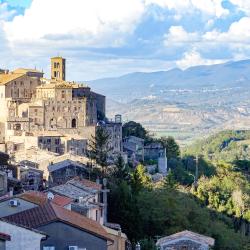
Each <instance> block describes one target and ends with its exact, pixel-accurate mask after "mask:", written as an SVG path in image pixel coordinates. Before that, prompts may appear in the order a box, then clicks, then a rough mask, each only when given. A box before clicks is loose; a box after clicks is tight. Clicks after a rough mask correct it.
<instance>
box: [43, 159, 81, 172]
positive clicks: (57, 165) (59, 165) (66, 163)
mask: <svg viewBox="0 0 250 250" xmlns="http://www.w3.org/2000/svg"><path fill="white" fill-rule="evenodd" d="M72 165H73V166H77V167H79V168H85V166H84V165H83V164H80V163H78V162H75V161H72V160H69V159H67V160H64V161H60V162H58V163H54V164H51V165H49V166H48V171H49V172H53V171H56V170H58V169H61V168H65V167H68V166H72Z"/></svg>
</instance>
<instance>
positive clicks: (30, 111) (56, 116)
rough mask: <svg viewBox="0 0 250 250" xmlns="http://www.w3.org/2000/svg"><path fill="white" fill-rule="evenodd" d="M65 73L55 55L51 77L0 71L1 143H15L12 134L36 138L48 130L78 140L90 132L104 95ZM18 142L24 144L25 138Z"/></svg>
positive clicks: (23, 71) (102, 110)
mask: <svg viewBox="0 0 250 250" xmlns="http://www.w3.org/2000/svg"><path fill="white" fill-rule="evenodd" d="M65 72H66V65H65V59H63V58H61V57H55V58H52V59H51V79H45V78H43V72H39V71H37V70H30V69H17V70H14V71H13V72H2V73H0V144H1V145H6V143H7V142H15V141H16V139H17V138H16V137H21V136H23V137H29V136H31V137H32V136H33V137H34V136H35V137H36V136H37V134H39V133H40V134H44V135H46V133H47V132H51V131H56V132H58V133H60V134H61V136H62V135H65V134H69V135H75V136H78V137H81V138H82V139H89V138H90V136H91V134H93V135H94V133H95V127H96V125H97V122H98V119H100V118H102V117H105V96H102V95H100V94H97V93H95V92H92V91H91V89H90V88H89V87H88V86H85V85H80V84H76V83H75V82H68V81H65V76H66V73H65ZM90 132H91V134H90ZM45 139H48V138H45ZM38 140H41V138H38ZM55 140H58V138H55ZM19 143H24V144H25V143H26V139H23V142H19ZM39 143H40V142H39ZM39 143H38V144H39ZM42 144H43V143H42ZM71 144H72V143H71ZM69 147H70V146H69ZM1 148H3V149H4V148H6V147H5V146H2V147H1ZM24 148H25V146H24ZM57 150H59V151H60V152H58V153H65V150H62V149H61V148H60V149H58V148H57V147H55V149H54V150H51V151H53V152H57ZM82 150H83V149H82ZM84 150H85V149H84ZM82 152H83V151H82Z"/></svg>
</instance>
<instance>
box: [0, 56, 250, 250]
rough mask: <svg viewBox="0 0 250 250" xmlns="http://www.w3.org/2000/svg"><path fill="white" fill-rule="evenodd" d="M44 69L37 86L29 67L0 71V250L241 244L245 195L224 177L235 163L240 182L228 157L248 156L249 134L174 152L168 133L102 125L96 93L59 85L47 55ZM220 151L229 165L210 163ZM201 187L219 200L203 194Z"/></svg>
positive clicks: (59, 71)
mask: <svg viewBox="0 0 250 250" xmlns="http://www.w3.org/2000/svg"><path fill="white" fill-rule="evenodd" d="M50 67H51V76H50V78H49V79H47V78H44V73H43V72H42V71H39V70H37V69H26V68H19V69H15V70H13V71H9V70H1V71H0V103H1V106H0V107H1V112H0V243H1V244H2V245H3V246H4V248H3V249H6V250H9V249H11V250H12V249H20V250H34V249H35V250H36V249H37V250H38V249H43V250H57V249H58V250H59V249H69V250H80V249H85V250H86V249H87V250H106V249H107V250H131V249H136V250H140V249H141V250H143V249H145V250H147V249H148V250H156V249H161V250H163V249H164V250H165V249H210V248H211V247H215V249H242V246H243V245H247V244H248V239H247V237H248V235H249V230H248V225H249V223H248V217H247V216H248V211H249V209H248V203H247V202H248V199H249V196H248V192H249V189H248V186H247V180H246V177H245V175H243V174H242V175H241V174H238V172H237V171H236V170H235V169H236V166H237V168H238V169H239V168H240V167H242V166H243V167H244V174H246V175H247V174H248V169H247V168H246V166H248V165H246V164H247V162H245V161H241V160H239V159H241V158H242V157H243V158H244V160H245V159H246V154H249V150H248V146H247V145H246V143H247V142H248V140H249V133H247V132H244V131H243V132H239V131H238V132H227V133H225V134H224V133H222V134H219V135H216V136H215V138H216V140H215V141H216V143H214V142H213V140H214V138H211V145H212V146H210V144H209V145H207V144H206V143H207V141H206V142H204V143H203V144H201V145H202V147H201V146H200V144H198V145H195V148H194V149H193V148H190V149H189V151H188V150H187V151H186V152H185V151H183V152H181V150H180V147H179V145H178V144H177V143H176V142H175V140H174V138H173V137H161V138H156V137H154V136H153V135H152V134H150V133H149V132H148V131H147V130H146V129H145V128H144V127H143V126H142V125H141V124H139V123H137V122H135V121H129V122H126V123H124V122H123V121H122V116H121V115H120V114H115V117H114V118H112V119H110V118H108V117H107V114H106V97H105V96H104V95H102V94H101V93H96V92H94V91H93V90H92V89H91V88H90V87H89V86H88V85H87V84H83V83H77V82H74V81H68V80H67V79H66V75H67V74H66V73H67V72H66V59H64V58H62V57H53V58H51V64H50ZM231 142H233V143H234V142H235V143H236V142H237V145H236V146H235V147H232V145H231V144H230V143H231ZM217 144H218V145H217ZM214 145H216V147H215V146H214ZM221 145H223V149H224V148H225V150H229V149H230V150H232V151H229V152H228V151H226V152H227V154H226V153H225V155H223V157H224V158H225V159H229V158H228V155H231V158H232V159H231V158H230V164H231V165H230V167H225V166H224V165H223V164H222V165H218V164H217V163H216V162H215V161H213V160H214V159H215V160H217V159H222V153H221V152H220V149H221ZM200 147H201V148H200ZM218 148H219V150H218ZM235 148H237V150H235ZM204 149H206V151H205V150H204ZM243 151H244V152H243ZM205 152H206V153H207V155H205ZM198 153H199V154H198ZM211 154H212V156H211ZM224 158H223V159H224ZM236 159H237V160H239V161H236ZM218 178H219V179H220V180H222V182H221V181H218ZM236 180H237V183H236ZM210 182H212V184H211V183H210ZM224 182H225V183H226V184H225V185H226V186H227V187H228V190H230V191H228V190H226V191H225V190H224V185H222V184H221V183H224ZM210 185H212V186H211V189H212V188H213V186H216V187H217V189H216V190H219V192H220V193H221V194H223V195H224V196H225V197H227V199H225V200H223V199H219V200H218V199H217V198H216V197H217V196H216V195H217V193H216V191H215V190H212V191H209V193H207V189H208V187H210ZM235 187H236V189H237V192H238V193H235V190H234V188H235ZM243 187H244V188H243ZM227 191H228V192H227ZM241 192H242V193H241ZM241 195H242V196H241ZM224 196H223V197H224ZM242 197H244V198H242ZM235 199H236V200H238V199H242V200H240V201H241V203H240V204H243V205H242V207H244V209H243V208H242V207H239V204H238V203H237V202H235ZM219 202H221V204H220V203H219ZM218 203H219V204H218ZM207 204H209V206H210V207H209V209H208V207H206V205H207ZM225 204H226V205H225ZM210 208H211V209H212V211H210ZM222 208H223V209H224V210H223V211H224V213H223V214H221V213H220V212H221V211H220V209H222ZM229 208H230V209H229ZM239 209H241V210H240V211H241V215H238V214H237V213H239V212H238V211H239ZM232 214H236V215H237V216H239V217H236V218H237V219H235V217H232ZM211 223H212V224H214V225H215V226H214V227H211ZM231 246H233V247H232V248H230V247H231Z"/></svg>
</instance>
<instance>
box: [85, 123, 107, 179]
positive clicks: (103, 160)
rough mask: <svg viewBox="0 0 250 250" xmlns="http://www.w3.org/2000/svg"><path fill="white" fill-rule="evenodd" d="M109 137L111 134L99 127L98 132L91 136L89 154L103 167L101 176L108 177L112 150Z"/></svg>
mask: <svg viewBox="0 0 250 250" xmlns="http://www.w3.org/2000/svg"><path fill="white" fill-rule="evenodd" d="M109 138H110V135H109V133H108V131H107V130H106V129H104V128H103V127H97V129H96V134H95V136H91V140H90V143H89V147H90V150H89V152H88V155H89V157H90V158H91V159H93V160H94V161H95V162H96V164H97V165H99V166H100V167H101V171H100V175H101V177H107V175H108V166H109V163H108V157H109V153H110V152H111V151H112V147H111V146H110V145H109Z"/></svg>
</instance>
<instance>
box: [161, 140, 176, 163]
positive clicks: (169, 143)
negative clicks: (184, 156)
mask: <svg viewBox="0 0 250 250" xmlns="http://www.w3.org/2000/svg"><path fill="white" fill-rule="evenodd" d="M159 141H160V142H161V144H162V146H163V147H164V148H166V153H167V158H168V159H171V158H179V157H180V154H181V152H180V147H179V145H178V144H177V143H176V141H175V140H174V138H173V137H171V136H169V137H165V136H164V137H161V138H160V139H159Z"/></svg>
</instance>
